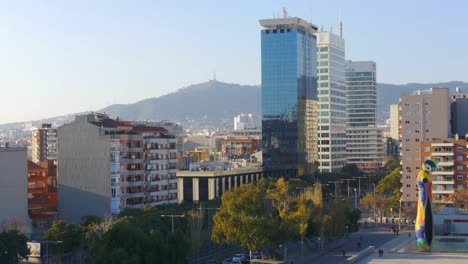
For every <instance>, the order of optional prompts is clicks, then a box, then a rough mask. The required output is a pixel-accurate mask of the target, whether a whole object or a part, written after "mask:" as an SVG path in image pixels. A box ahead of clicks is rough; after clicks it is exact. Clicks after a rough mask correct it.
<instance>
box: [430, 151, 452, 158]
mask: <svg viewBox="0 0 468 264" xmlns="http://www.w3.org/2000/svg"><path fill="white" fill-rule="evenodd" d="M432 156H434V157H445V156H453V152H450V151H441V152H432Z"/></svg>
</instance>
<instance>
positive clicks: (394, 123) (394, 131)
mask: <svg viewBox="0 0 468 264" xmlns="http://www.w3.org/2000/svg"><path fill="white" fill-rule="evenodd" d="M398 107H399V106H398V104H391V105H390V137H391V138H392V139H394V140H396V141H398V140H399V139H400V135H399V133H400V122H399V119H400V118H399V110H398Z"/></svg>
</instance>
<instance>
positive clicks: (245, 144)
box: [221, 138, 259, 158]
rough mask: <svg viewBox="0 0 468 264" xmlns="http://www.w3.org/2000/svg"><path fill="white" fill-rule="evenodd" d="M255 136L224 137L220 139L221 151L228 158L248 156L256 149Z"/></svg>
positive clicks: (256, 140) (257, 144) (257, 145)
mask: <svg viewBox="0 0 468 264" xmlns="http://www.w3.org/2000/svg"><path fill="white" fill-rule="evenodd" d="M258 147H259V140H258V139H256V138H225V139H222V140H221V153H222V154H223V155H224V156H228V157H229V158H249V157H250V154H253V153H254V152H256V151H257V150H258Z"/></svg>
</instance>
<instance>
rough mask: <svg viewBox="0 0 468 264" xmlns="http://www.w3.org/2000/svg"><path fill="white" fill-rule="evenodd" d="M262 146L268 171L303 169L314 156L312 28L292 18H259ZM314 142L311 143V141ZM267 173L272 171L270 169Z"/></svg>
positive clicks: (289, 174)
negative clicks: (260, 28) (261, 27)
mask: <svg viewBox="0 0 468 264" xmlns="http://www.w3.org/2000/svg"><path fill="white" fill-rule="evenodd" d="M260 25H261V26H263V27H264V29H263V30H262V31H261V47H262V52H261V53H262V55H261V56H262V114H263V116H262V151H263V163H264V170H265V171H266V173H267V175H269V174H274V172H278V173H277V175H278V176H280V175H281V176H286V177H292V176H296V175H298V174H299V175H301V174H303V173H304V172H305V171H306V170H307V169H308V168H309V165H310V163H311V162H313V157H314V156H315V157H316V156H317V149H316V148H315V149H314V144H313V142H314V140H313V138H315V137H316V134H317V131H316V126H315V127H314V126H313V125H311V123H313V122H314V119H316V118H317V117H316V115H317V113H316V112H314V111H313V110H314V109H316V107H314V105H316V100H317V40H316V39H317V37H316V36H315V35H314V34H315V33H316V32H317V27H316V26H314V25H312V24H310V23H308V22H306V21H304V20H302V19H300V18H297V17H285V18H278V19H264V20H260ZM315 147H316V145H315ZM270 172H271V173H270Z"/></svg>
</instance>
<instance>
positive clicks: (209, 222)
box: [198, 207, 252, 257]
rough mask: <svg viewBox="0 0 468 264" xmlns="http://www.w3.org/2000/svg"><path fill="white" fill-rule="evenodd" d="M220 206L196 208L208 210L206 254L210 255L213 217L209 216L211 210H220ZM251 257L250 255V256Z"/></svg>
mask: <svg viewBox="0 0 468 264" xmlns="http://www.w3.org/2000/svg"><path fill="white" fill-rule="evenodd" d="M220 209H221V208H218V207H216V208H203V207H199V208H198V210H200V211H204V210H206V211H208V232H209V238H208V255H209V256H210V257H211V221H212V220H213V218H212V217H211V212H212V211H218V210H220ZM250 257H252V256H250Z"/></svg>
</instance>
